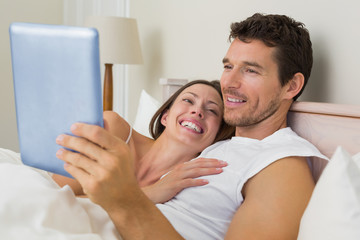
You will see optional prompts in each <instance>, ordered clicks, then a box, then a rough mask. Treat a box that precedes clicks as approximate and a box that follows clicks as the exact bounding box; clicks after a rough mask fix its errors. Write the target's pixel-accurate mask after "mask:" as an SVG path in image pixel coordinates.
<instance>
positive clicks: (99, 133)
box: [56, 123, 182, 240]
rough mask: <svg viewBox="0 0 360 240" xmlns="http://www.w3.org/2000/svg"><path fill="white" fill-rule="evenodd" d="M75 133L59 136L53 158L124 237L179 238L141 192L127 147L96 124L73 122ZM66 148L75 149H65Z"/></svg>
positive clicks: (72, 129) (73, 131)
mask: <svg viewBox="0 0 360 240" xmlns="http://www.w3.org/2000/svg"><path fill="white" fill-rule="evenodd" d="M71 131H72V133H73V134H74V135H76V136H71V135H60V136H59V137H58V138H57V140H56V142H57V143H58V144H59V145H61V146H64V147H65V148H64V149H60V150H59V151H58V152H57V157H58V158H59V159H62V160H64V161H65V162H66V164H65V165H64V168H65V170H67V171H68V172H69V173H70V174H71V175H72V176H74V178H75V179H77V180H78V181H79V183H80V184H81V186H82V188H83V190H84V193H85V194H86V195H87V196H88V197H89V198H90V199H91V200H92V201H93V202H94V203H97V204H99V205H100V206H101V207H102V208H103V209H104V210H105V211H106V212H107V213H108V214H109V216H110V218H111V219H112V220H113V223H114V225H115V226H116V228H117V229H118V231H119V233H120V235H121V236H122V238H123V239H124V240H126V239H182V237H181V236H180V235H179V234H178V233H177V232H176V230H175V229H174V228H173V227H172V226H171V224H170V222H169V221H168V220H167V219H166V218H165V216H163V215H162V213H161V212H160V210H158V209H157V207H156V206H155V205H154V204H153V203H152V202H151V201H150V200H149V199H148V198H147V197H146V195H145V194H144V193H143V192H142V190H141V189H140V187H139V185H138V184H137V179H136V177H135V174H134V162H133V157H132V154H131V151H130V149H129V146H128V145H127V144H126V143H125V142H124V141H121V140H119V138H117V137H115V136H114V135H112V134H111V133H109V132H108V131H107V130H105V129H103V128H100V127H98V126H93V125H88V124H84V123H77V124H74V125H72V128H71ZM66 148H70V149H73V150H75V151H70V150H67V149H66Z"/></svg>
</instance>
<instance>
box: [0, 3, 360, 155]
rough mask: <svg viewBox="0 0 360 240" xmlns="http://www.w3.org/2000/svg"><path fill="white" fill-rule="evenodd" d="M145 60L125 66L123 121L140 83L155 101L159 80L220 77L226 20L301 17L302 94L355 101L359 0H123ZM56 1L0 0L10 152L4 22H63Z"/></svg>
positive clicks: (0, 104)
mask: <svg viewBox="0 0 360 240" xmlns="http://www.w3.org/2000/svg"><path fill="white" fill-rule="evenodd" d="M129 2H130V17H133V18H136V19H137V21H138V27H139V34H140V40H141V46H142V50H143V56H144V64H143V65H141V66H137V65H133V66H129V79H130V93H129V98H130V102H131V105H130V106H129V120H130V122H132V121H133V120H134V117H135V113H136V108H137V104H138V98H139V95H140V91H141V89H142V88H145V89H146V90H147V91H148V92H150V94H152V95H154V96H155V97H156V98H158V99H159V100H160V99H161V96H160V94H161V90H160V88H159V85H158V79H159V78H161V77H166V78H187V79H190V80H193V79H198V78H204V79H209V80H210V79H219V78H220V76H221V72H222V64H221V60H222V58H223V56H224V54H225V51H226V49H227V47H228V42H227V36H228V33H229V25H230V23H231V22H234V21H239V20H242V19H244V18H246V17H248V16H250V15H252V14H253V13H255V12H263V13H279V14H286V15H289V16H292V17H294V18H295V19H297V20H299V21H302V22H304V23H305V24H306V26H307V28H308V29H309V30H310V33H311V36H312V41H313V45H314V68H313V73H312V77H311V79H310V83H309V85H308V87H307V89H306V91H305V93H304V95H303V97H302V98H301V99H302V100H311V101H322V102H334V103H345V104H357V105H360V96H359V95H358V94H357V92H358V91H359V89H360V79H359V76H358V69H360V61H359V57H358V56H360V44H359V43H358V41H359V39H360V28H359V27H358V25H359V23H360V15H359V14H358V13H359V12H360V2H358V1H357V0H347V1H340V0H333V1H328V0H303V1H294V0H272V1H265V0H253V1H251V2H249V1H241V0H221V1H219V0H182V1H179V0H129ZM62 9H63V2H62V0H51V1H48V0H33V1H28V0H0V48H1V49H0V53H1V54H0V66H1V67H0V77H1V78H0V111H1V118H0V147H3V148H10V149H15V150H17V148H18V146H17V137H16V120H15V110H14V100H13V89H12V77H11V64H10V49H9V41H8V25H9V24H10V22H12V21H33V22H45V23H62V16H63V14H62Z"/></svg>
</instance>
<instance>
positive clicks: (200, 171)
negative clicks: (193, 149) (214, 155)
mask: <svg viewBox="0 0 360 240" xmlns="http://www.w3.org/2000/svg"><path fill="white" fill-rule="evenodd" d="M226 166H227V163H226V162H224V161H221V160H217V159H206V158H199V159H196V160H193V161H190V162H186V163H184V164H181V165H178V166H177V167H175V168H174V170H173V171H174V172H177V174H178V175H179V177H180V178H183V179H185V178H197V177H201V176H206V175H214V174H219V173H221V172H222V171H223V169H222V168H223V167H226Z"/></svg>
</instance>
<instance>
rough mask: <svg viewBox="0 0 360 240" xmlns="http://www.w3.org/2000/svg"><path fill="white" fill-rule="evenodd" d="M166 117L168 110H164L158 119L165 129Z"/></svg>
mask: <svg viewBox="0 0 360 240" xmlns="http://www.w3.org/2000/svg"><path fill="white" fill-rule="evenodd" d="M168 115H169V109H166V110H165V111H164V113H163V114H162V116H161V119H160V122H161V124H162V125H163V126H164V127H166V124H167V117H168Z"/></svg>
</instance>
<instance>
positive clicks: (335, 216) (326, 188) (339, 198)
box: [298, 147, 360, 240]
mask: <svg viewBox="0 0 360 240" xmlns="http://www.w3.org/2000/svg"><path fill="white" fill-rule="evenodd" d="M332 239H333V240H339V239H346V240H359V239H360V153H358V154H356V155H355V156H353V157H351V156H350V155H349V154H348V153H347V152H346V151H345V150H344V149H343V148H341V147H338V148H337V149H336V151H335V153H334V155H333V157H332V159H331V160H330V162H329V164H328V165H327V166H326V167H325V169H324V171H323V173H322V175H321V176H320V179H319V181H318V182H317V184H316V186H315V189H314V192H313V194H312V197H311V199H310V202H309V204H308V207H307V208H306V210H305V213H304V215H303V217H302V219H301V224H300V229H299V236H298V240H332Z"/></svg>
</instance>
